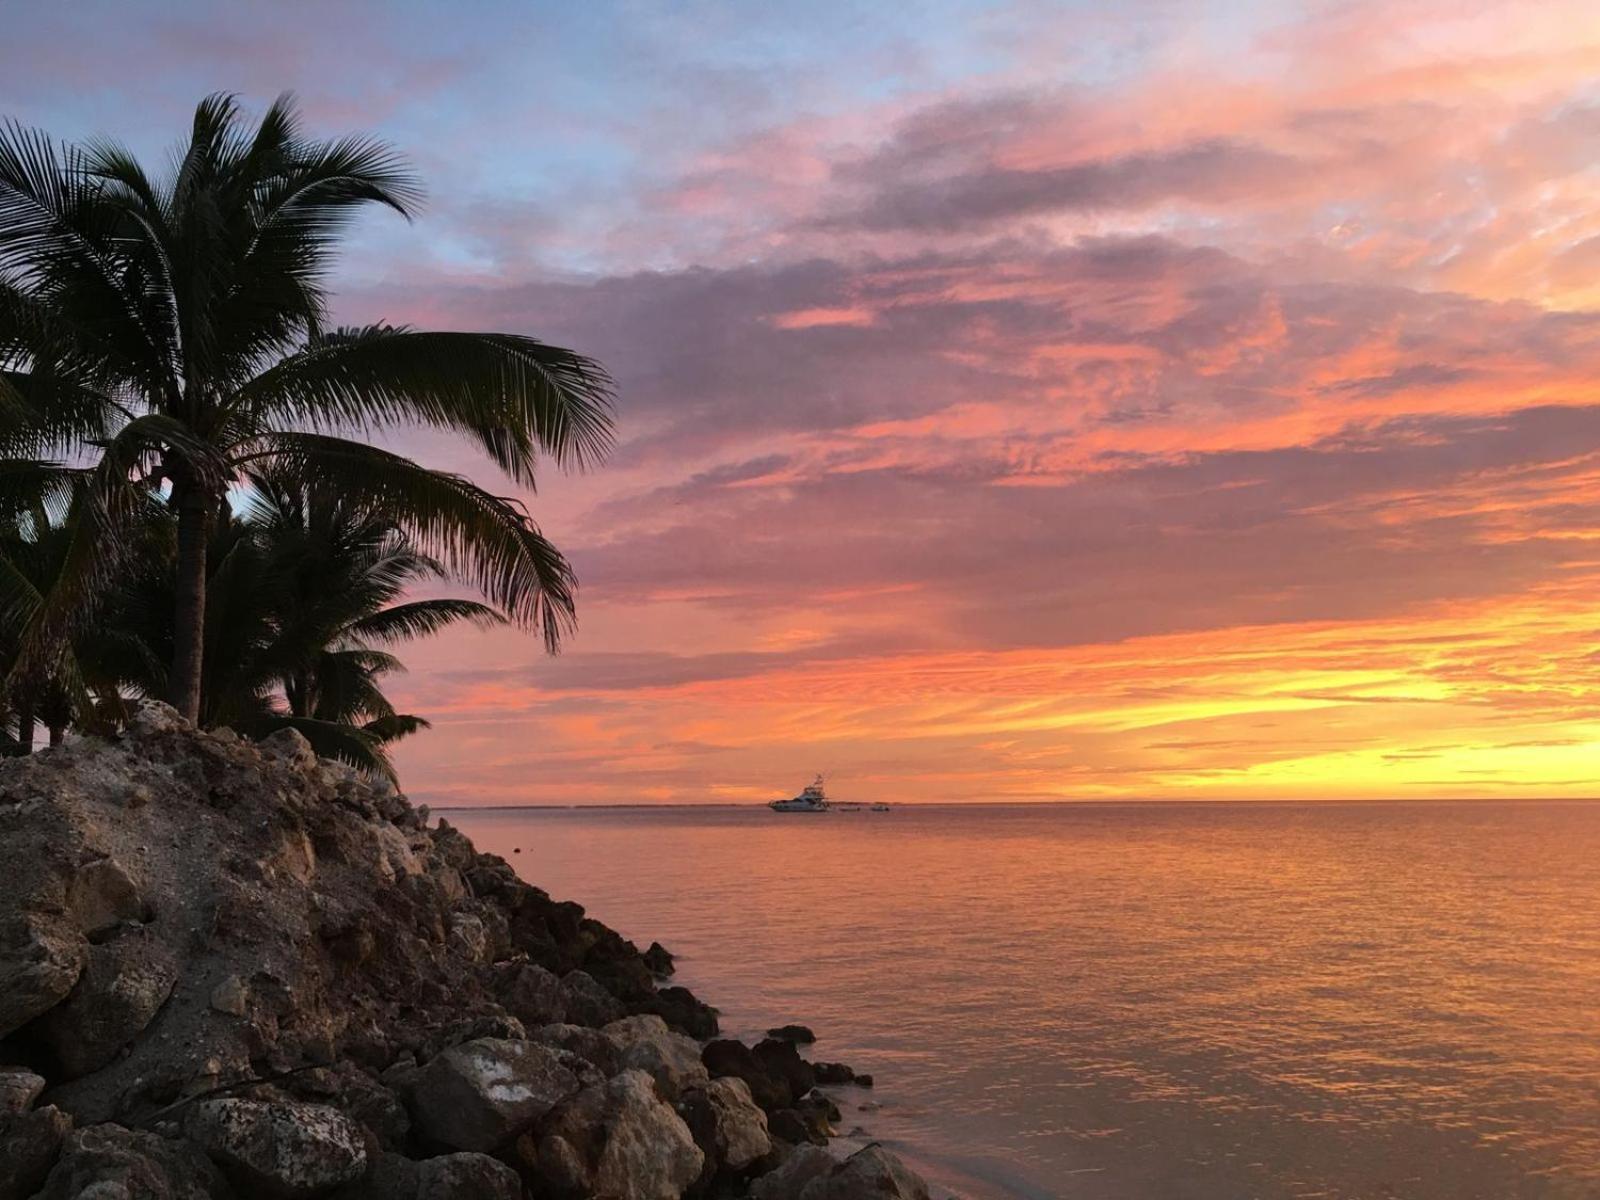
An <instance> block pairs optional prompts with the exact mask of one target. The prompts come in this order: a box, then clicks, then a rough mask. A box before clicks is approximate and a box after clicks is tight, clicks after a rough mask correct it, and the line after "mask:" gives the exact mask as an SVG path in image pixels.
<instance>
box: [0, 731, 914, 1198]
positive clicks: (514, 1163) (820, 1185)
mask: <svg viewBox="0 0 1600 1200" xmlns="http://www.w3.org/2000/svg"><path fill="white" fill-rule="evenodd" d="M0 848H3V850H4V859H3V861H4V868H5V869H4V871H3V872H0V1200H28V1198H30V1197H41V1198H44V1200H69V1198H73V1197H83V1198H84V1200H90V1198H91V1197H92V1198H93V1200H250V1198H254V1197H266V1198H268V1200H317V1198H321V1197H334V1198H337V1200H477V1198H480V1197H482V1198H485V1200H517V1198H519V1197H528V1198H545V1197H549V1198H552V1200H578V1198H579V1197H605V1198H608V1200H677V1198H679V1197H740V1196H750V1197H754V1198H756V1200H866V1198H868V1197H871V1198H874V1200H896V1198H905V1200H912V1198H918V1200H926V1198H927V1196H928V1190H927V1187H926V1185H925V1184H924V1183H923V1181H922V1180H920V1179H919V1178H918V1177H917V1176H916V1175H915V1174H914V1173H913V1172H912V1171H910V1170H909V1169H908V1168H906V1167H905V1165H904V1164H903V1163H901V1162H900V1161H899V1160H898V1159H897V1158H896V1157H895V1156H894V1155H893V1154H891V1153H889V1152H888V1151H887V1150H885V1149H883V1148H882V1147H880V1146H876V1145H868V1146H866V1147H864V1148H862V1149H860V1150H857V1151H856V1152H855V1153H853V1154H849V1155H848V1156H846V1155H843V1154H835V1153H830V1151H829V1149H828V1142H829V1139H830V1138H831V1137H832V1136H833V1135H834V1133H835V1130H834V1122H836V1121H837V1120H838V1119H839V1110H838V1108H837V1107H836V1106H835V1104H834V1101H833V1099H832V1098H830V1097H829V1096H828V1095H827V1093H826V1092H825V1091H823V1090H821V1088H822V1087H825V1086H832V1085H838V1084H845V1083H860V1084H863V1085H870V1083H871V1080H870V1078H868V1077H865V1076H860V1075H857V1074H856V1072H854V1071H853V1070H852V1069H851V1068H850V1067H848V1066H845V1065H843V1064H839V1063H826V1062H812V1061H810V1060H809V1059H808V1058H807V1057H806V1056H805V1055H804V1054H802V1053H801V1051H800V1049H799V1046H800V1045H803V1044H807V1043H808V1042H809V1039H810V1034H809V1031H808V1030H805V1029H804V1028H803V1027H798V1026H790V1027H784V1028H780V1029H774V1030H772V1031H771V1035H772V1036H769V1037H768V1038H766V1039H764V1040H761V1041H759V1042H758V1043H756V1044H755V1045H753V1046H751V1045H747V1044H745V1043H743V1042H739V1041H734V1040H731V1039H724V1038H719V1037H718V1036H717V1035H718V1027H717V1014H716V1010H715V1009H713V1008H711V1007H710V1006H708V1005H707V1004H705V1003H703V1002H702V1001H701V1000H699V999H698V998H697V997H696V996H694V995H693V994H692V993H691V992H689V991H688V990H687V989H685V988H682V987H676V986H673V985H672V984H671V983H670V975H671V973H672V958H671V955H670V954H668V953H667V951H665V950H664V949H663V948H662V947H661V946H659V945H656V944H652V945H651V946H650V947H649V948H648V949H646V950H644V951H641V950H639V948H638V947H637V946H635V945H634V944H633V943H631V942H629V941H627V940H626V939H624V938H623V937H621V936H620V935H619V934H617V933H616V932H615V931H613V930H611V929H609V928H607V927H606V926H604V925H602V924H601V923H599V922H598V921H594V920H592V919H590V918H588V917H586V916H585V915H584V913H583V910H582V908H580V907H579V906H578V905H576V904H572V903H564V902H560V901H557V900H553V899H551V898H550V897H549V896H548V895H546V894H545V893H544V892H543V891H541V890H539V889H538V888H536V887H532V886H530V885H528V884H526V883H524V882H522V881H521V880H520V879H519V878H518V877H517V875H516V873H515V871H513V870H512V868H511V867H510V866H509V865H508V864H507V863H506V862H505V861H504V860H503V859H500V858H498V857H495V856H492V855H486V854H480V853H478V852H477V851H476V850H475V849H474V848H473V846H472V844H471V843H470V842H469V841H468V840H467V839H466V837H464V836H463V835H462V834H461V833H460V832H458V831H457V830H455V829H453V828H452V827H451V826H450V825H449V824H448V823H446V822H443V821H440V822H438V823H437V824H436V825H431V826H430V824H429V819H428V813H427V810H426V809H425V808H414V807H413V806H412V805H411V804H410V803H409V802H408V801H407V800H406V799H405V798H404V797H403V796H401V795H398V794H397V793H395V792H394V790H393V789H391V788H387V787H385V786H382V785H378V784H374V783H372V782H370V781H367V780H365V779H363V778H362V777H360V776H358V775H356V774H355V773H354V772H352V771H350V770H348V769H347V768H344V767H342V766H340V765H338V764H334V763H330V762H327V761H319V760H317V759H316V757H315V756H314V755H313V754H312V753H311V752H310V749H309V747H307V745H306V744H305V742H304V740H303V739H302V738H300V737H299V735H298V734H295V733H293V732H292V731H287V732H283V733H280V734H277V735H275V736H273V737H272V738H269V739H267V740H265V741H263V742H260V743H252V742H249V741H246V740H244V739H242V738H238V737H236V736H234V735H232V734H231V733H229V732H227V731H221V732H217V733H204V732H200V731H197V730H195V729H193V728H192V727H190V726H188V725H187V724H186V723H184V722H183V721H182V720H181V719H179V718H178V716H177V715H176V714H175V713H174V712H173V711H172V710H171V709H169V708H167V707H166V706H164V705H159V704H147V705H145V706H143V707H142V708H141V709H140V711H139V713H138V715H137V717H136V719H135V720H134V721H133V722H132V724H131V726H130V728H129V729H128V731H127V732H126V733H125V734H124V735H123V736H121V737H119V738H117V739H115V740H100V739H94V738H85V739H83V740H81V741H78V742H74V743H71V744H68V745H66V746H62V747H58V748H53V749H51V750H49V751H46V752H42V753H40V754H36V755H32V756H29V757H26V758H19V759H11V760H6V761H4V762H0Z"/></svg>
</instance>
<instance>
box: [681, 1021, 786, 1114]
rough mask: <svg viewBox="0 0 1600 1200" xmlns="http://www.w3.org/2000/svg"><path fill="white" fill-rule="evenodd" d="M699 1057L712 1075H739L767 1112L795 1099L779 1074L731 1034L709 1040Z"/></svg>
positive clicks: (735, 1077) (738, 1077)
mask: <svg viewBox="0 0 1600 1200" xmlns="http://www.w3.org/2000/svg"><path fill="white" fill-rule="evenodd" d="M700 1061H701V1062H703V1063H704V1064H705V1066H706V1070H707V1071H708V1072H710V1074H711V1075H712V1076H713V1077H714V1078H721V1077H729V1078H734V1079H742V1080H744V1082H745V1084H746V1085H747V1086H748V1087H749V1089H750V1095H751V1096H752V1097H753V1098H754V1099H755V1102H756V1103H757V1104H759V1105H760V1106H761V1107H762V1108H764V1109H766V1110H767V1111H768V1112H772V1111H774V1110H775V1109H780V1108H787V1107H789V1105H791V1104H792V1103H794V1093H793V1091H792V1090H791V1089H790V1087H789V1084H788V1082H787V1081H786V1080H785V1079H784V1078H783V1077H782V1076H775V1075H773V1074H772V1073H771V1072H770V1071H768V1070H767V1068H766V1066H765V1065H764V1064H763V1063H762V1062H761V1061H760V1060H759V1059H757V1058H756V1056H755V1054H754V1052H752V1051H751V1049H750V1047H749V1046H746V1045H745V1044H744V1043H743V1042H736V1041H734V1040H733V1039H731V1038H724V1039H722V1040H719V1041H714V1042H708V1043H707V1044H706V1046H705V1049H703V1050H702V1051H701V1052H700Z"/></svg>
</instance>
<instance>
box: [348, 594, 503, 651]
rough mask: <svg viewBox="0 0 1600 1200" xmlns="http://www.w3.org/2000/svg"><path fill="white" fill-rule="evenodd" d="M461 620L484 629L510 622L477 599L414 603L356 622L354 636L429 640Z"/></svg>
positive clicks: (376, 638) (375, 639) (382, 639)
mask: <svg viewBox="0 0 1600 1200" xmlns="http://www.w3.org/2000/svg"><path fill="white" fill-rule="evenodd" d="M460 621H470V622H471V623H472V624H474V625H476V626H478V628H480V629H489V628H493V627H494V626H496V625H504V624H505V623H506V619H505V617H504V616H502V615H501V614H500V613H499V612H497V611H496V610H494V609H493V608H490V607H489V606H488V605H487V604H480V603H478V602H477V601H476V600H454V599H439V600H412V601H410V602H409V603H406V604H396V605H393V606H392V607H390V608H385V609H383V610H381V611H379V612H375V613H373V614H372V615H371V616H367V617H362V618H361V619H360V620H358V621H354V622H352V623H351V624H350V633H351V634H353V635H354V636H356V637H359V638H367V639H371V640H372V641H375V642H400V641H409V640H410V639H412V638H419V637H429V636H431V635H433V634H435V633H438V632H439V631H440V630H442V629H447V628H449V627H450V626H451V625H454V624H456V623H458V622H460Z"/></svg>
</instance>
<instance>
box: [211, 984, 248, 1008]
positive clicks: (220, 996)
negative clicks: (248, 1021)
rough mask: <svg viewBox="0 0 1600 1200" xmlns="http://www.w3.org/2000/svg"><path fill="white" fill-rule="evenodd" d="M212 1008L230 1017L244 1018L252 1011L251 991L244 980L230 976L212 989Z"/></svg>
mask: <svg viewBox="0 0 1600 1200" xmlns="http://www.w3.org/2000/svg"><path fill="white" fill-rule="evenodd" d="M211 1007H212V1008H214V1009H216V1010H217V1011H218V1012H219V1013H226V1014H227V1015H228V1016H230V1017H242V1016H244V1015H245V1014H246V1013H247V1012H249V1011H250V991H249V989H248V988H247V987H246V986H245V982H244V980H242V979H240V978H239V977H238V976H237V975H229V976H228V977H227V978H226V979H224V980H223V981H222V982H221V983H219V984H217V986H216V987H214V988H212V989H211Z"/></svg>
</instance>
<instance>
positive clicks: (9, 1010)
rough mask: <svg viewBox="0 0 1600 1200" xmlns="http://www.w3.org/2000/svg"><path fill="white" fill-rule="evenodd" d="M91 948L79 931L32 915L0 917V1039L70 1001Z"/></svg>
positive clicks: (0, 914) (4, 914)
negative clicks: (62, 1003)
mask: <svg viewBox="0 0 1600 1200" xmlns="http://www.w3.org/2000/svg"><path fill="white" fill-rule="evenodd" d="M87 952H88V945H87V943H85V941H84V939H83V936H82V935H81V934H80V933H78V931H77V930H76V929H75V928H71V927H69V926H67V925H66V924H65V923H64V922H62V921H59V920H55V919H51V918H47V917H41V916H37V915H35V914H33V913H23V914H11V913H3V912H0V1037H5V1036H6V1034H8V1033H11V1032H13V1031H14V1030H17V1029H20V1028H22V1026H24V1025H26V1024H27V1023H28V1022H29V1021H31V1020H33V1019H34V1018H35V1017H37V1016H39V1015H40V1014H41V1013H45V1012H49V1011H50V1009H52V1008H54V1007H55V1006H56V1005H57V1004H59V1003H61V1001H63V1000H65V999H66V998H67V994H68V993H69V992H71V991H72V988H73V985H75V984H76V983H77V982H78V976H79V975H80V974H82V972H83V963H84V959H85V957H86V956H87Z"/></svg>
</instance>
